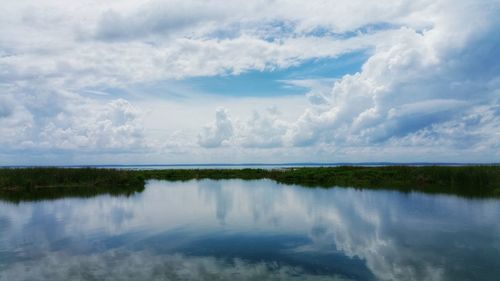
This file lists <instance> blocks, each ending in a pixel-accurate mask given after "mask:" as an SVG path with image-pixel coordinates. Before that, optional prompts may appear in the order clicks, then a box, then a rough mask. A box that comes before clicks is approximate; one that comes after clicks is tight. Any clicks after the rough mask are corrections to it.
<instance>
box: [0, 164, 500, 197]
mask: <svg viewBox="0 0 500 281" xmlns="http://www.w3.org/2000/svg"><path fill="white" fill-rule="evenodd" d="M150 179H157V180H168V181H187V180H193V179H196V180H199V179H214V180H222V179H242V180H255V179H271V180H274V181H276V182H278V183H282V184H296V185H302V186H306V187H323V188H331V187H354V188H366V189H394V190H400V191H404V192H411V191H417V192H426V193H447V194H455V195H460V196H467V197H500V166H498V165H482V166H423V167H416V166H381V167H360V166H340V167H308V168H287V169H273V170H267V169H170V170H118V169H100V168H55V167H47V168H46V167H44V168H41V167H40V168H2V169H0V199H2V200H8V201H12V202H19V201H25V200H42V199H54V198H61V197H90V196H95V195H99V194H112V195H126V196H128V195H132V194H134V193H137V192H142V191H143V190H144V185H145V182H146V180H150Z"/></svg>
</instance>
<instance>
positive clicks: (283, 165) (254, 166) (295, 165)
mask: <svg viewBox="0 0 500 281" xmlns="http://www.w3.org/2000/svg"><path fill="white" fill-rule="evenodd" d="M394 165H396V166H469V165H499V163H427V162H415V163H397V162H360V163H350V162H338V163H278V164H264V163H241V164H222V163H218V164H147V165H114V164H110V165H10V166H9V165H5V166H0V167H3V168H28V167H61V168H85V167H90V168H103V169H125V170H164V169H245V168H251V169H284V168H299V167H338V166H364V167H381V166H394Z"/></svg>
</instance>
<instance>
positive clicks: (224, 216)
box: [0, 180, 500, 281]
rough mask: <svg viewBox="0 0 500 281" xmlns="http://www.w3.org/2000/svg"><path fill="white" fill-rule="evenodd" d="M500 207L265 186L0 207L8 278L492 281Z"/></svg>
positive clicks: (154, 189)
mask: <svg viewBox="0 0 500 281" xmlns="http://www.w3.org/2000/svg"><path fill="white" fill-rule="evenodd" d="M499 214H500V201H499V200H493V199H491V200H469V199H464V198H459V197H454V196H445V195H425V194H418V193H412V194H404V193H400V192H395V191H370V190H363V191H360V190H355V189H345V188H334V189H310V188H302V187H298V186H282V185H279V184H276V183H274V182H273V181H270V180H259V181H241V180H228V181H212V180H203V181H189V182H184V183H181V182H165V181H150V182H149V183H148V185H147V188H146V189H145V191H144V192H143V193H140V194H138V195H135V196H132V197H128V198H127V197H112V196H98V197H94V198H87V199H76V198H69V199H61V200H53V201H42V202H26V203H20V204H17V205H16V204H12V203H7V202H0V280H2V281H4V280H5V281H7V280H8V281H15V280H69V279H71V280H94V279H97V280H185V279H188V280H213V279H216V280H235V279H239V280H249V279H252V280H253V279H255V280H262V279H273V280H293V279H297V280H494V279H495V278H496V277H498V276H500V223H499Z"/></svg>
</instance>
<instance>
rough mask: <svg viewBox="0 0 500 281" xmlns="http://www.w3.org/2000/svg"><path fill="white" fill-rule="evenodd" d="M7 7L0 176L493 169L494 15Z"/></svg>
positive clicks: (491, 7) (125, 4) (498, 148)
mask: <svg viewBox="0 0 500 281" xmlns="http://www.w3.org/2000/svg"><path fill="white" fill-rule="evenodd" d="M1 7H2V8H1V9H0V165H72V164H76V165H78V164H159V163H164V164H173V163H284V162H370V161H388V162H467V163H476V162H477V163H479V162H481V163H489V162H500V36H499V34H498V30H499V29H500V17H498V15H499V14H500V0H455V1H451V0H417V1H415V0H412V1H410V0H387V1H368V0H336V1H325V0H309V1H298V0H296V1H294V0H288V1H283V0H272V1H268V0H266V1H264V0H262V1H261V0H255V1H240V0H234V1H222V0H205V1H198V0H188V1H180V0H179V1H177V0H174V1H173V0H168V1H157V0H152V1H145V0H110V1H100V0H74V1H65V0H45V1H34V0H31V1H28V0H16V1H6V0H4V1H2V3H1Z"/></svg>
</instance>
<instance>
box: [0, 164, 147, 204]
mask: <svg viewBox="0 0 500 281" xmlns="http://www.w3.org/2000/svg"><path fill="white" fill-rule="evenodd" d="M144 183H145V181H144V179H143V178H141V177H140V176H139V175H137V174H136V173H135V172H133V171H124V170H112V169H92V168H82V169H65V168H22V169H0V199H5V200H8V201H14V202H18V201H23V200H42V199H56V198H61V197H91V196H95V195H99V194H112V195H131V194H133V193H135V192H141V191H143V190H144Z"/></svg>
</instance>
